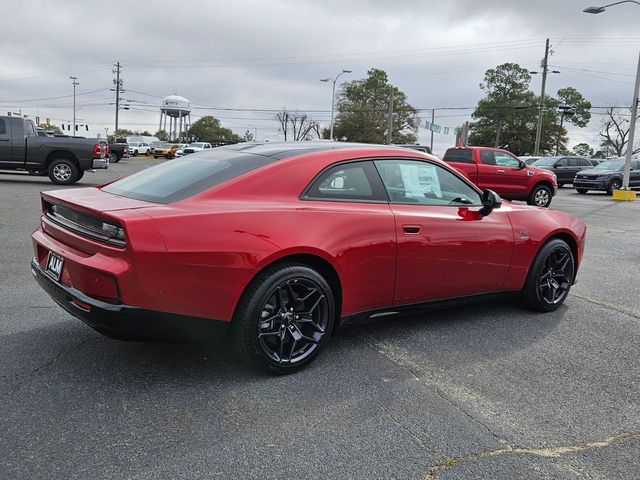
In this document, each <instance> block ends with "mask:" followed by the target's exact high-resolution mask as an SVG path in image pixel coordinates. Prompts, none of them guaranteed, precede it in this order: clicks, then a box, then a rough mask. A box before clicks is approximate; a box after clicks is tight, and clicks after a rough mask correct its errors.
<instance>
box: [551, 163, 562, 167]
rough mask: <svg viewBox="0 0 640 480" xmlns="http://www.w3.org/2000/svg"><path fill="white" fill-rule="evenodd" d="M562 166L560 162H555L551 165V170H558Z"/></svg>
mask: <svg viewBox="0 0 640 480" xmlns="http://www.w3.org/2000/svg"><path fill="white" fill-rule="evenodd" d="M561 166H562V162H557V163H554V164H553V168H558V167H561Z"/></svg>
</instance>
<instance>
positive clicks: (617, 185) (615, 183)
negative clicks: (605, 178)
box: [607, 178, 622, 195]
mask: <svg viewBox="0 0 640 480" xmlns="http://www.w3.org/2000/svg"><path fill="white" fill-rule="evenodd" d="M620 187H622V182H621V181H620V180H618V179H617V178H614V179H613V180H611V181H610V182H609V185H607V195H613V191H614V190H618V189H619V188H620Z"/></svg>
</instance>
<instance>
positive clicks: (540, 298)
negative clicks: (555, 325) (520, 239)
mask: <svg viewBox="0 0 640 480" xmlns="http://www.w3.org/2000/svg"><path fill="white" fill-rule="evenodd" d="M574 272H575V268H574V258H573V252H572V251H571V248H570V247H569V245H568V244H567V242H565V241H564V240H560V239H554V240H551V241H550V242H548V243H546V244H545V245H544V246H543V247H542V248H541V249H540V251H539V252H538V254H537V255H536V257H535V258H534V260H533V263H532V264H531V267H530V268H529V274H528V275H527V281H526V283H525V285H524V288H523V289H522V291H521V299H522V301H523V302H524V304H525V305H526V306H528V307H529V308H531V309H532V310H537V311H540V312H551V311H553V310H555V309H557V308H558V307H559V306H560V305H562V304H563V303H564V301H565V300H566V298H567V295H568V294H569V290H570V289H571V285H572V284H573V275H574Z"/></svg>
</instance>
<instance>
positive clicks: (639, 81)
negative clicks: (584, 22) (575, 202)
mask: <svg viewBox="0 0 640 480" xmlns="http://www.w3.org/2000/svg"><path fill="white" fill-rule="evenodd" d="M621 3H635V4H636V5H640V2H636V1H635V0H623V1H621V2H616V3H611V4H609V5H603V6H602V7H589V8H585V9H584V10H583V12H585V13H593V14H596V13H602V12H604V11H605V9H606V8H607V7H612V6H614V5H619V4H621ZM639 88H640V53H639V54H638V68H637V70H636V83H635V85H634V87H633V99H632V100H631V121H630V122H629V143H628V144H627V155H626V158H625V161H624V176H623V177H622V190H629V177H630V174H631V156H632V155H633V137H634V136H635V132H636V117H637V116H638V89H639ZM623 197H624V198H625V199H627V198H632V199H634V198H635V194H634V195H633V197H627V196H626V195H623ZM620 198H622V197H620Z"/></svg>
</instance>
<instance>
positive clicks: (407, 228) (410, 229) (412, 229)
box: [402, 225, 422, 235]
mask: <svg viewBox="0 0 640 480" xmlns="http://www.w3.org/2000/svg"><path fill="white" fill-rule="evenodd" d="M420 229H422V225H402V230H404V233H407V234H409V235H415V234H416V233H418V232H420Z"/></svg>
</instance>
